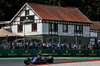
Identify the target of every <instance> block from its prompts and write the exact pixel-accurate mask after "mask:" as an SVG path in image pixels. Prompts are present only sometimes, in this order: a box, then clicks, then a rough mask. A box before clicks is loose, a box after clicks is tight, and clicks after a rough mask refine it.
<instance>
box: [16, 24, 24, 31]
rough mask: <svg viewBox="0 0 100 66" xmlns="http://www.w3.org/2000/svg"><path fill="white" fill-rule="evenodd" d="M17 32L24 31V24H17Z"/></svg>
mask: <svg viewBox="0 0 100 66" xmlns="http://www.w3.org/2000/svg"><path fill="white" fill-rule="evenodd" d="M17 32H18V33H22V32H23V25H22V24H19V25H17Z"/></svg>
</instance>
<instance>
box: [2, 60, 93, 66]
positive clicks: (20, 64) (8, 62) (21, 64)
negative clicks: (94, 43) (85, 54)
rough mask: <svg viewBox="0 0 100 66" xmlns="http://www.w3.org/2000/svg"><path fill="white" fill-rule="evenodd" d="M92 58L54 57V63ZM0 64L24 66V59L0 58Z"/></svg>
mask: <svg viewBox="0 0 100 66" xmlns="http://www.w3.org/2000/svg"><path fill="white" fill-rule="evenodd" d="M86 60H93V59H90V58H89V59H73V58H72V59H54V63H61V62H74V61H86ZM0 66H26V65H25V64H24V59H12V58H11V59H0Z"/></svg>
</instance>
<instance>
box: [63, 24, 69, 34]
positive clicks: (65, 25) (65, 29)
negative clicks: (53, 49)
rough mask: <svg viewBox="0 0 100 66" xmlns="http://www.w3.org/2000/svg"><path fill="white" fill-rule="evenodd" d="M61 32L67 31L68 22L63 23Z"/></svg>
mask: <svg viewBox="0 0 100 66" xmlns="http://www.w3.org/2000/svg"><path fill="white" fill-rule="evenodd" d="M63 32H68V24H63Z"/></svg>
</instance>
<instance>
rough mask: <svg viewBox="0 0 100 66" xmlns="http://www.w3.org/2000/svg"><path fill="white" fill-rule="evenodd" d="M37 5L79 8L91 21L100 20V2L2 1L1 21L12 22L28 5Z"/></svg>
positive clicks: (64, 0)
mask: <svg viewBox="0 0 100 66" xmlns="http://www.w3.org/2000/svg"><path fill="white" fill-rule="evenodd" d="M26 2H28V3H37V4H46V5H54V6H58V5H59V4H61V6H62V7H77V8H78V9H79V10H80V11H81V12H82V13H83V14H85V15H86V16H87V17H88V18H89V19H90V20H99V21H100V16H99V15H100V13H99V14H97V12H99V11H97V8H99V7H100V0H1V1H0V21H1V20H4V21H6V20H10V19H11V18H12V17H13V16H14V15H15V14H16V13H17V12H18V10H19V9H20V8H21V7H22V6H23V5H24V4H25V3H26Z"/></svg>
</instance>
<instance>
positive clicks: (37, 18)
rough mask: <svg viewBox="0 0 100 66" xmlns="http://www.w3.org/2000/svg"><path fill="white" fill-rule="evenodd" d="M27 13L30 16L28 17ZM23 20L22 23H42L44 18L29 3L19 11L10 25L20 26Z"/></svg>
mask: <svg viewBox="0 0 100 66" xmlns="http://www.w3.org/2000/svg"><path fill="white" fill-rule="evenodd" d="M28 11H29V12H28ZM26 12H28V14H29V15H27V13H26ZM32 19H33V20H32ZM34 19H35V20H34ZM21 20H22V22H24V21H27V22H28V21H29V22H31V21H33V22H42V18H41V17H40V16H39V15H38V14H37V13H36V12H35V11H34V10H33V9H32V8H31V7H30V6H29V5H28V4H27V3H25V4H24V6H23V7H22V8H21V9H20V10H19V11H18V13H17V14H16V15H15V16H14V17H13V18H12V19H11V22H10V23H11V24H20V22H21Z"/></svg>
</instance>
